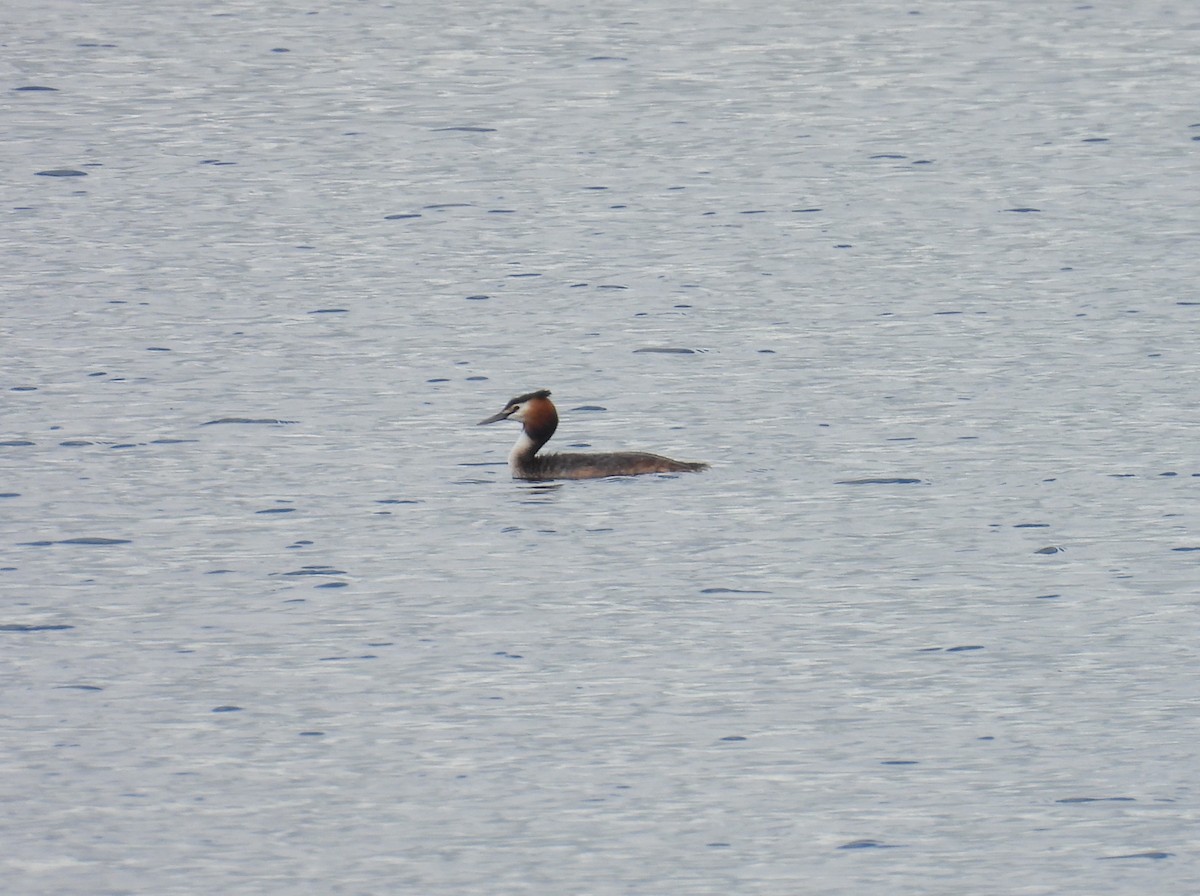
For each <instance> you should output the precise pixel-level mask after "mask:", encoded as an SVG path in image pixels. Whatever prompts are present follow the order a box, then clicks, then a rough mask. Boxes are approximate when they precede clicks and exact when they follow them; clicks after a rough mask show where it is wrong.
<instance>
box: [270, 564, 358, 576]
mask: <svg viewBox="0 0 1200 896" xmlns="http://www.w3.org/2000/svg"><path fill="white" fill-rule="evenodd" d="M271 575H273V576H344V575H348V573H347V572H346V571H345V570H344V569H334V568H333V567H332V566H323V565H322V566H302V567H300V568H299V569H294V570H292V571H291V572H273V573H271Z"/></svg>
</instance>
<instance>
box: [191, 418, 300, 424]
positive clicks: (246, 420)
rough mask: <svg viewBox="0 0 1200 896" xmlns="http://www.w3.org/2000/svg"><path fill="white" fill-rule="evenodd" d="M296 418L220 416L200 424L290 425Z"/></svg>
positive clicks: (296, 421) (295, 421)
mask: <svg viewBox="0 0 1200 896" xmlns="http://www.w3.org/2000/svg"><path fill="white" fill-rule="evenodd" d="M298 422H299V421H298V420H276V419H275V418H274V417H220V418H218V419H216V420H209V421H207V422H205V423H201V424H200V425H201V426H219V425H222V424H226V423H236V424H247V425H250V426H292V425H294V424H296V423H298Z"/></svg>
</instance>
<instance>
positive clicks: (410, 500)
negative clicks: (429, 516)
mask: <svg viewBox="0 0 1200 896" xmlns="http://www.w3.org/2000/svg"><path fill="white" fill-rule="evenodd" d="M375 503H376V504H424V503H425V502H424V501H418V500H416V499H414V498H380V499H379V500H377V501H376V502H375ZM309 544H312V542H309Z"/></svg>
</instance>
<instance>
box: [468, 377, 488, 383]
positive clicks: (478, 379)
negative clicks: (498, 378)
mask: <svg viewBox="0 0 1200 896" xmlns="http://www.w3.org/2000/svg"><path fill="white" fill-rule="evenodd" d="M487 380H488V377H486V376H469V377H467V378H466V381H467V382H468V383H485V382H487Z"/></svg>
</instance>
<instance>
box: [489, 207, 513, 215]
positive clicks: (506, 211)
mask: <svg viewBox="0 0 1200 896" xmlns="http://www.w3.org/2000/svg"><path fill="white" fill-rule="evenodd" d="M487 213H488V214H489V215H515V214H516V213H517V210H516V209H515V208H489V209H488V210H487Z"/></svg>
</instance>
